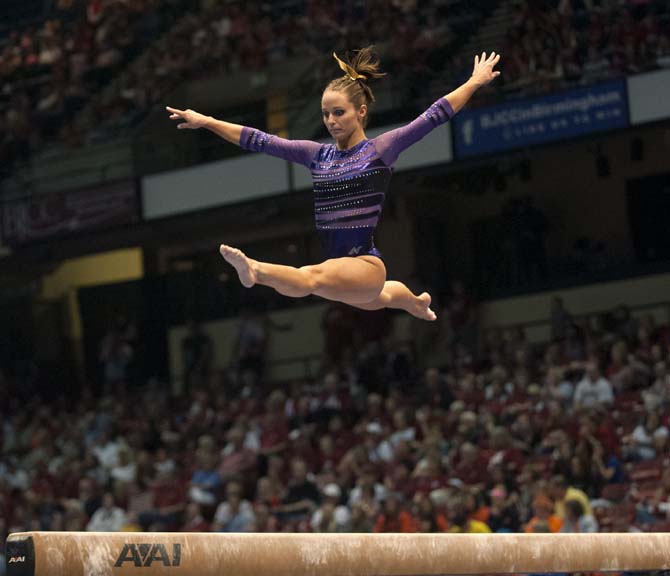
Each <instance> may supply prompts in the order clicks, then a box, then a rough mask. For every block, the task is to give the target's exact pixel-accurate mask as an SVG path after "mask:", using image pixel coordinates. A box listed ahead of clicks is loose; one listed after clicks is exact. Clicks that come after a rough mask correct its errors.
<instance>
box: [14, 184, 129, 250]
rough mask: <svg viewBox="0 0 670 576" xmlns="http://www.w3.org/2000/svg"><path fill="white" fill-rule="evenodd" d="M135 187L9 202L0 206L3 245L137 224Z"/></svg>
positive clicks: (102, 188) (108, 186)
mask: <svg viewBox="0 0 670 576" xmlns="http://www.w3.org/2000/svg"><path fill="white" fill-rule="evenodd" d="M138 216H139V209H138V205H137V196H136V192H135V184H134V182H133V181H132V180H124V181H121V182H115V183H113V184H105V185H101V186H97V187H95V188H85V189H83V190H74V191H68V192H58V193H53V194H44V195H41V196H37V197H34V198H27V199H18V200H8V201H6V202H5V203H3V204H2V227H1V228H2V234H3V239H4V241H5V243H6V244H9V245H12V244H25V243H29V242H36V241H40V240H45V239H47V238H53V237H56V236H64V235H68V234H76V233H78V232H84V231H93V230H98V229H101V228H109V227H111V226H121V225H125V224H132V223H134V222H137V221H138Z"/></svg>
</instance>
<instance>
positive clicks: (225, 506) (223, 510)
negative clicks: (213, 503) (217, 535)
mask: <svg viewBox="0 0 670 576" xmlns="http://www.w3.org/2000/svg"><path fill="white" fill-rule="evenodd" d="M255 520H256V517H255V514H254V509H253V507H252V506H251V503H250V502H249V501H248V500H246V499H243V498H242V485H241V484H240V483H239V482H236V481H233V480H231V481H229V482H228V484H227V485H226V499H225V500H224V501H223V502H221V504H219V506H218V508H217V509H216V513H215V514H214V523H213V524H212V531H213V532H249V531H250V530H251V529H252V527H253V526H254V522H255Z"/></svg>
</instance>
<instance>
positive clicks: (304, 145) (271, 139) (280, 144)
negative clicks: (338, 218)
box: [166, 106, 321, 167]
mask: <svg viewBox="0 0 670 576" xmlns="http://www.w3.org/2000/svg"><path fill="white" fill-rule="evenodd" d="M166 109H167V111H168V112H170V119H171V120H183V122H182V123H180V124H177V128H189V129H197V128H206V129H207V130H210V131H211V132H214V134H216V135H217V136H221V138H223V139H224V140H227V141H228V142H231V143H233V144H237V145H238V146H240V147H241V148H244V149H245V150H250V151H252V152H263V153H265V154H269V155H270V156H277V157H278V158H282V159H283V160H288V161H289V162H295V163H296V164H302V165H304V166H307V167H309V165H310V164H311V163H312V160H313V159H314V157H315V156H316V154H317V153H318V152H319V149H320V148H321V144H319V143H318V142H312V141H311V140H287V139H286V138H280V137H279V136H274V135H273V134H267V133H266V132H263V131H262V130H256V129H255V128H248V127H247V126H240V125H239V124H232V123H230V122H224V121H223V120H217V119H216V118H212V117H211V116H205V115H204V114H200V113H199V112H196V111H195V110H178V109H177V108H170V107H169V106H166Z"/></svg>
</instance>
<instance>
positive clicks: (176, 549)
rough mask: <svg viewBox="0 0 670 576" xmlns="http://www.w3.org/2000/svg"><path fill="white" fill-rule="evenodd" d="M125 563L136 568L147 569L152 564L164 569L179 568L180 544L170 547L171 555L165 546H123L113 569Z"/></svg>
mask: <svg viewBox="0 0 670 576" xmlns="http://www.w3.org/2000/svg"><path fill="white" fill-rule="evenodd" d="M126 562H131V563H132V564H133V565H134V566H135V567H137V568H142V567H145V568H146V567H149V566H151V565H152V564H153V563H154V562H156V563H159V564H161V565H163V566H166V567H172V566H179V565H180V563H181V544H173V545H172V554H169V553H168V549H167V548H166V546H165V544H124V545H123V549H122V550H121V553H120V554H119V557H118V558H117V559H116V562H115V563H114V567H115V568H121V567H122V566H123V565H124V564H125V563H126Z"/></svg>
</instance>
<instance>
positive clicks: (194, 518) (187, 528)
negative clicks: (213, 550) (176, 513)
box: [181, 502, 209, 532]
mask: <svg viewBox="0 0 670 576" xmlns="http://www.w3.org/2000/svg"><path fill="white" fill-rule="evenodd" d="M181 531H182V532H209V522H207V520H205V518H204V517H203V515H202V511H201V509H200V504H198V503H197V502H189V503H188V504H187V505H186V509H185V511H184V524H183V525H182V527H181Z"/></svg>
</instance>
